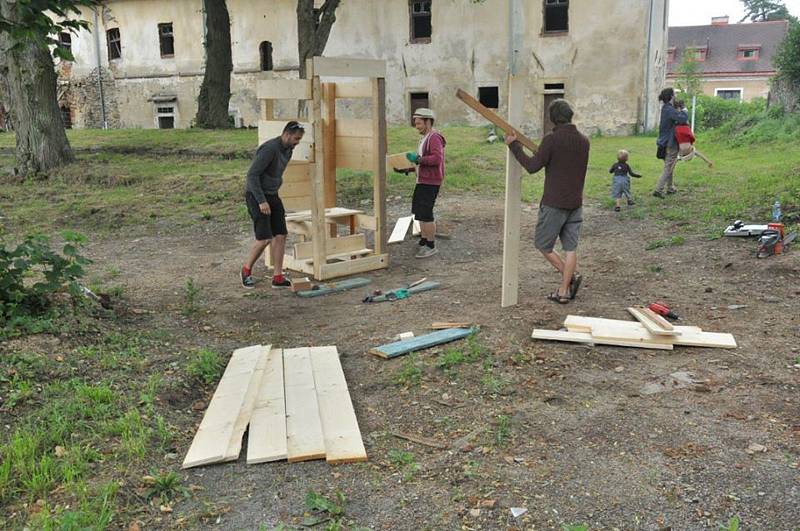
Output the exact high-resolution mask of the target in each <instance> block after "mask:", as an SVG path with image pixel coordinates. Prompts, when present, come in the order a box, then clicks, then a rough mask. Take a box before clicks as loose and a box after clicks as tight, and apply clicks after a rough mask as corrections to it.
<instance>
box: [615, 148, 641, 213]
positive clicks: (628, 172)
mask: <svg viewBox="0 0 800 531" xmlns="http://www.w3.org/2000/svg"><path fill="white" fill-rule="evenodd" d="M628 156H629V153H628V152H627V151H626V150H624V149H620V150H619V151H618V152H617V162H616V163H614V165H613V166H611V169H610V170H608V173H613V174H614V180H613V184H612V186H611V197H613V198H614V199H616V200H617V205H616V206H615V207H614V212H619V211H620V203H621V201H622V197H623V196H625V198H626V199H627V200H628V206H631V205H633V204H634V202H633V195H632V194H631V177H637V178H638V177H641V175H639V174H638V173H636V172H635V171H633V170H632V169H631V167H630V166H628Z"/></svg>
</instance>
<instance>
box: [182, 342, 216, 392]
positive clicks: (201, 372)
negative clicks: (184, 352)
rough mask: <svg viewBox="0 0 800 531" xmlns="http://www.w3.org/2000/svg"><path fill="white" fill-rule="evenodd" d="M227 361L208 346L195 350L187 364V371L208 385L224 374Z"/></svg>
mask: <svg viewBox="0 0 800 531" xmlns="http://www.w3.org/2000/svg"><path fill="white" fill-rule="evenodd" d="M224 367H225V362H224V361H223V360H222V358H221V357H220V355H219V354H217V353H216V352H215V351H213V350H209V349H207V348H201V349H199V350H197V351H195V352H194V354H193V355H192V358H191V359H190V360H189V363H188V364H187V365H186V372H187V374H189V376H191V377H192V378H195V379H197V380H200V381H201V382H203V383H204V384H206V385H211V384H213V383H215V382H217V381H218V380H219V377H220V376H222V370H223V369H224Z"/></svg>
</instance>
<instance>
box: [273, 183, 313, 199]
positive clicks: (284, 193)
mask: <svg viewBox="0 0 800 531" xmlns="http://www.w3.org/2000/svg"><path fill="white" fill-rule="evenodd" d="M280 197H281V199H286V198H287V197H311V181H295V182H290V183H283V184H282V185H281V189H280Z"/></svg>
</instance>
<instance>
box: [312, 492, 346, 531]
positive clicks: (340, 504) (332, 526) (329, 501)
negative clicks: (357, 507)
mask: <svg viewBox="0 0 800 531" xmlns="http://www.w3.org/2000/svg"><path fill="white" fill-rule="evenodd" d="M305 502H306V508H307V509H308V510H309V511H311V512H313V513H317V515H318V517H317V518H316V519H314V520H313V521H311V522H307V524H308V526H309V527H311V526H314V525H318V524H321V523H326V526H325V530H326V531H340V530H341V531H344V529H346V526H345V523H344V511H345V505H346V502H347V500H346V499H345V497H344V494H342V493H341V492H339V491H336V492H335V493H334V495H333V497H332V498H330V497H327V496H323V495H322V494H320V493H318V492H316V491H313V490H311V491H308V493H307V494H306V500H305Z"/></svg>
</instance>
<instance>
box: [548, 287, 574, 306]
mask: <svg viewBox="0 0 800 531" xmlns="http://www.w3.org/2000/svg"><path fill="white" fill-rule="evenodd" d="M547 300H549V301H553V302H557V303H559V304H569V301H570V300H571V299H570V298H569V295H559V294H558V290H556V291H554V292H553V293H551V294H550V295H548V296H547Z"/></svg>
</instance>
